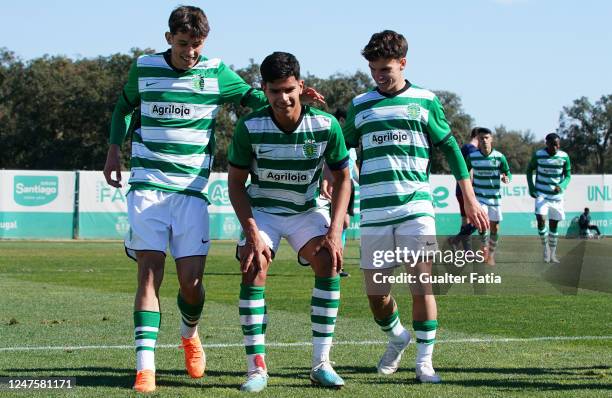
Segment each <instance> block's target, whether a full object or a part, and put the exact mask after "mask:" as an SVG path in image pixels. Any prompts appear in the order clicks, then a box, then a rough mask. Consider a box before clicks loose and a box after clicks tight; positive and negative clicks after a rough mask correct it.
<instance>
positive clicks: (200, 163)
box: [111, 51, 267, 199]
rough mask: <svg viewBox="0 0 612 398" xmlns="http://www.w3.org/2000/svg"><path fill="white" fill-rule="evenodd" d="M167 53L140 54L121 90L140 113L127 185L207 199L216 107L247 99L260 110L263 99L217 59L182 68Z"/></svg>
mask: <svg viewBox="0 0 612 398" xmlns="http://www.w3.org/2000/svg"><path fill="white" fill-rule="evenodd" d="M169 56H170V53H169V51H168V52H166V53H159V54H154V55H143V56H141V57H139V58H138V59H137V60H136V62H135V63H134V64H133V66H132V68H131V70H130V73H129V77H128V82H127V84H126V85H125V88H124V92H123V95H124V99H125V101H126V102H127V103H128V104H130V105H131V106H132V107H131V109H134V108H135V107H136V106H137V105H138V103H140V116H141V122H140V123H141V124H140V126H139V127H138V128H136V129H135V131H134V133H133V136H132V159H131V173H130V179H129V183H130V185H131V188H130V189H132V190H136V189H154V190H161V191H168V192H180V193H183V194H188V195H194V196H198V197H202V198H204V199H206V188H207V183H208V176H209V174H210V169H211V166H212V163H213V157H214V152H215V135H214V131H215V117H216V116H217V113H218V112H219V108H220V105H222V104H224V103H228V102H232V103H236V104H238V103H240V102H241V101H243V100H244V99H246V98H247V97H248V102H244V101H243V104H244V105H249V106H253V107H256V108H259V107H261V106H264V105H265V104H267V100H266V98H265V95H264V94H263V93H262V92H261V91H257V92H255V91H252V88H251V87H250V86H249V85H248V84H246V83H245V82H244V80H242V78H240V76H238V75H237V74H236V73H235V72H233V71H232V70H231V69H229V68H228V67H227V66H226V65H225V64H224V63H223V62H222V61H221V60H220V59H218V58H215V59H207V58H205V57H203V56H201V57H200V60H199V62H198V63H197V64H196V65H195V66H194V67H193V68H191V69H189V70H186V71H181V70H177V69H174V68H173V67H172V66H171V64H170V61H169ZM251 94H254V95H251ZM130 112H131V110H130ZM112 136H113V132H112V131H111V137H112Z"/></svg>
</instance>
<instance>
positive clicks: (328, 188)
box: [321, 176, 334, 202]
mask: <svg viewBox="0 0 612 398" xmlns="http://www.w3.org/2000/svg"><path fill="white" fill-rule="evenodd" d="M333 191H334V186H333V184H332V182H331V181H329V179H327V178H326V177H325V176H324V177H323V179H322V180H321V196H322V197H323V198H325V199H327V200H329V201H330V202H331V200H332V192H333Z"/></svg>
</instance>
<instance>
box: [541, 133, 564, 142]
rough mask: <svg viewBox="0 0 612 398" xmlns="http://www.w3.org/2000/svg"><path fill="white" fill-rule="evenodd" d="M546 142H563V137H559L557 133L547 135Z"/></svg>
mask: <svg viewBox="0 0 612 398" xmlns="http://www.w3.org/2000/svg"><path fill="white" fill-rule="evenodd" d="M545 140H546V142H548V141H555V140H559V141H560V140H561V137H559V135H558V134H557V133H550V134H547V135H546V138H545Z"/></svg>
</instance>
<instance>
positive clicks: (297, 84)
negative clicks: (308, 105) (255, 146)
mask: <svg viewBox="0 0 612 398" xmlns="http://www.w3.org/2000/svg"><path fill="white" fill-rule="evenodd" d="M262 87H263V90H264V93H265V94H266V97H267V98H268V102H269V103H270V107H271V108H272V111H273V112H274V116H276V117H277V119H288V118H289V119H292V120H295V119H298V118H299V117H300V114H301V112H302V104H301V103H300V95H301V94H302V91H303V90H304V80H299V79H296V78H295V76H290V77H288V78H285V79H277V80H274V81H273V82H264V83H263V84H262Z"/></svg>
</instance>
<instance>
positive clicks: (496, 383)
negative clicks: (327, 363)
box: [335, 365, 612, 391]
mask: <svg viewBox="0 0 612 398" xmlns="http://www.w3.org/2000/svg"><path fill="white" fill-rule="evenodd" d="M335 369H336V371H337V372H338V374H340V375H341V376H342V377H344V378H345V379H347V380H354V381H355V382H359V378H360V377H363V376H364V375H369V376H370V381H371V377H374V378H376V381H375V383H376V384H381V385H382V384H398V385H400V384H401V385H406V384H418V382H417V381H416V380H415V377H414V368H408V369H403V370H400V371H399V372H398V373H397V375H398V376H399V377H394V376H392V377H388V376H386V377H385V376H378V375H376V374H374V372H376V370H375V368H374V367H373V366H335ZM436 372H437V373H438V374H440V375H441V376H442V380H443V384H445V385H457V386H462V387H490V388H496V389H499V390H503V389H533V390H559V391H564V390H586V389H597V390H612V383H609V382H608V383H606V382H605V381H606V380H602V378H604V377H608V376H609V375H610V373H611V372H612V367H610V366H606V365H597V366H584V367H563V368H534V367H526V368H493V367H492V368H451V367H436ZM453 373H456V374H468V377H465V378H463V379H459V380H457V379H445V378H444V375H445V374H447V375H448V374H453ZM477 374H489V375H491V377H492V378H490V379H489V378H486V379H484V378H479V377H478V376H477ZM495 375H500V376H503V377H506V378H507V377H509V376H511V375H517V378H519V379H520V380H516V379H514V380H507V379H504V378H501V377H500V378H494V377H495ZM528 376H533V377H528ZM455 377H456V376H455Z"/></svg>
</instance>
